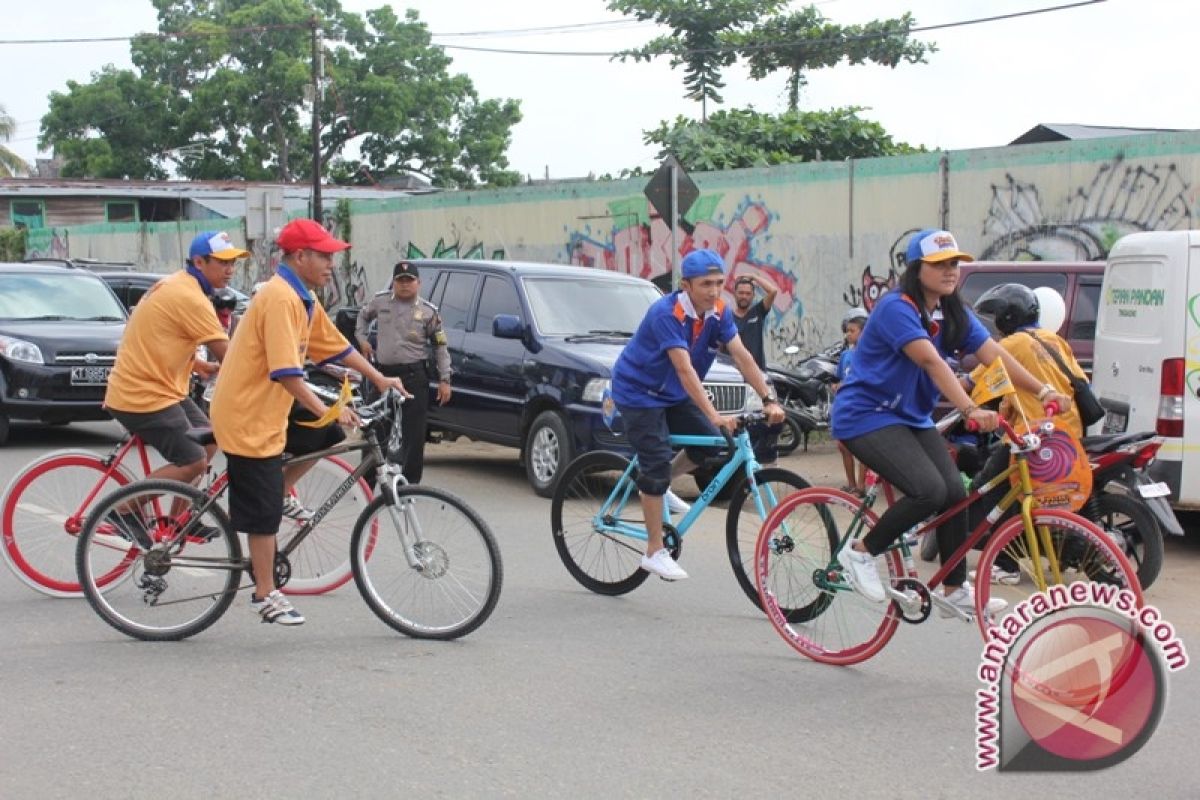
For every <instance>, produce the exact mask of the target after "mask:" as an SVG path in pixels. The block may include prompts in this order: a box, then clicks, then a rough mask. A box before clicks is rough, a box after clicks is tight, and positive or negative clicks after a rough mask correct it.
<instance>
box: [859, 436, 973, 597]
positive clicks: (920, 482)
mask: <svg viewBox="0 0 1200 800" xmlns="http://www.w3.org/2000/svg"><path fill="white" fill-rule="evenodd" d="M842 443H843V444H844V445H846V448H847V449H848V450H849V451H850V452H851V453H853V454H854V457H855V458H857V459H858V460H859V461H861V462H863V463H864V464H866V465H867V466H868V467H870V468H871V469H872V470H874V471H875V472H876V473H878V474H879V476H880V477H882V478H883V479H884V480H885V481H887V482H888V483H890V484H892V486H894V487H896V488H897V489H899V490H900V491H901V492H903V493H904V497H903V498H901V499H900V500H898V501H897V502H896V503H895V504H894V505H892V507H891V508H889V509H888V510H887V511H885V512H883V515H882V516H880V517H879V523H878V524H877V525H876V526H875V527H874V528H872V529H871V531H870V532H869V533H868V534H867V535H866V537H864V539H863V543H864V544H865V545H866V547H867V552H868V553H870V554H871V555H878V554H879V553H882V552H883V551H884V550H886V549H887V548H888V547H889V546H891V545H892V544H893V543H894V542H895V541H896V540H897V539H899V538H900V536H901V534H903V533H904V532H905V531H907V530H908V529H909V528H911V527H912V526H914V525H916V524H917V523H919V522H921V520H923V519H925V518H926V517H928V516H930V515H932V514H937V513H939V512H941V511H944V510H946V509H947V508H949V507H950V506H952V505H954V504H955V503H957V502H959V501H961V500H962V499H963V498H964V497H966V496H967V493H966V490H965V489H964V488H963V485H962V479H961V478H960V477H959V473H958V467H956V466H955V465H954V459H953V458H951V457H950V453H949V452H948V451H947V449H946V440H945V439H943V438H942V435H941V434H940V433H938V432H937V429H936V428H910V427H908V426H906V425H889V426H887V427H886V428H880V429H879V430H876V431H871V432H870V433H867V434H864V435H862V436H858V437H856V438H854V439H846V440H844V441H843V442H842ZM966 538H967V519H966V515H965V514H956V515H954V516H953V517H951V518H950V519H949V520H947V521H946V522H945V523H944V524H942V525H941V526H940V527H939V528H938V530H937V542H938V556H939V558H940V559H941V562H942V563H943V564H945V563H946V561H947V560H948V559H949V558H950V556H952V555H954V551H955V550H957V549H958V548H959V546H960V545H962V543H963V542H964V541H966ZM966 577H967V565H966V561H965V560H962V561H959V562H958V563H957V564H955V565H954V568H953V569H951V570H950V572H949V574H947V575H946V579H945V581H944V583H945V584H946V585H947V586H961V585H962V584H963V582H964V581H965V580H966Z"/></svg>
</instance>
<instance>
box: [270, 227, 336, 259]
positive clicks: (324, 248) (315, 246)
mask: <svg viewBox="0 0 1200 800" xmlns="http://www.w3.org/2000/svg"><path fill="white" fill-rule="evenodd" d="M275 244H277V245H279V249H280V250H282V251H283V252H285V253H294V252H296V251H297V250H316V251H317V252H318V253H340V252H341V251H343V250H348V249H350V244H349V243H348V242H343V241H342V240H341V239H335V238H333V237H332V236H330V235H329V231H327V230H325V227H324V226H323V225H321V223H319V222H315V221H313V220H311V219H294V220H292V221H291V222H289V223H288V224H287V225H284V226H283V229H282V230H281V231H279V235H278V236H277V237H275Z"/></svg>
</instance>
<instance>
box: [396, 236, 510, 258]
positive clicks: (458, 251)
mask: <svg viewBox="0 0 1200 800" xmlns="http://www.w3.org/2000/svg"><path fill="white" fill-rule="evenodd" d="M405 258H472V259H491V260H492V261H502V260H503V259H504V248H503V247H497V248H493V249H492V251H491V255H487V254H486V251H485V247H484V244H483V242H479V241H476V242H475V243H474V244H466V245H464V244H462V243H461V242H458V241H452V242H447V241H446V240H445V239H438V240H437V244H435V245H434V246H433V249H432V250H431V251H430V252H429V254H426V252H425V251H424V250H422V249H421V247H420V246H419V245H417V244H416V243H415V242H409V243H408V251H407V253H406V254H405Z"/></svg>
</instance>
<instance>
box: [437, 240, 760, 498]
mask: <svg viewBox="0 0 1200 800" xmlns="http://www.w3.org/2000/svg"><path fill="white" fill-rule="evenodd" d="M415 263H416V264H417V265H418V267H419V269H420V274H421V294H422V295H423V296H424V297H425V298H426V299H428V300H430V301H431V302H432V303H434V304H435V305H437V306H438V308H439V309H440V311H441V315H442V322H443V325H444V327H445V330H446V335H447V337H448V339H449V345H450V357H451V363H452V365H453V369H454V378H453V381H452V387H453V396H452V398H451V400H450V402H449V403H448V404H447V405H445V406H439V405H437V403H436V402H434V403H431V404H430V409H429V428H430V431H431V434H432V438H434V439H438V438H446V439H453V438H455V437H457V436H467V437H469V438H471V439H477V440H479V441H484V442H492V443H495V444H502V445H508V446H510V447H516V448H519V449H520V452H521V459H522V461H523V463H524V465H525V471H526V474H527V475H528V477H529V482H530V484H532V485H533V488H534V491H536V492H537V493H538V494H540V495H542V496H548V495H549V494H550V493H551V492H552V491H553V488H554V481H555V480H556V479H557V477H558V475H559V473H560V472H561V471H562V470H563V468H565V467H566V465H567V464H568V463H570V461H571V459H572V458H574V457H575V456H576V455H577V454H579V453H581V452H585V451H587V450H593V449H604V450H616V451H620V452H628V448H627V446H626V445H625V442H624V438H625V437H624V436H623V435H622V434H621V433H619V432H617V433H614V432H613V431H610V430H609V429H608V427H607V426H606V425H605V424H604V422H603V419H602V416H601V413H600V402H601V399H602V396H603V394H604V390H605V389H606V388H607V387H608V383H609V375H610V374H611V370H612V366H613V364H614V362H615V361H616V359H617V356H618V355H619V354H620V352H621V349H622V348H623V347H624V346H625V343H626V342H627V341H629V337H630V336H632V335H633V331H635V330H636V329H637V326H638V324H639V323H640V322H641V321H642V317H643V316H645V313H646V309H647V308H649V307H650V305H651V303H653V302H654V301H655V300H657V299H658V298H659V297H660V296H661V294H660V292H659V290H658V289H657V288H656V287H655V286H654V285H653V284H652V283H650V282H649V281H645V280H642V279H641V278H635V277H632V276H630V275H624V274H620V273H616V272H607V271H604V270H596V269H588V268H585V267H572V266H559V265H552V264H523V263H511V262H501V261H443V260H424V261H417V262H415ZM436 374H437V373H436V371H434V370H431V371H430V375H436ZM705 387H706V388H707V389H708V391H709V392H710V394H711V395H712V397H713V400H714V403H715V404H716V406H717V409H718V410H719V411H721V412H723V413H737V412H740V411H742V410H743V407H744V406H745V404H746V400H747V394H748V393H747V390H746V384H745V383H744V382H743V381H742V376H741V375H740V374H739V373H738V371H737V370H736V369H734V367H733V366H732V365H731V364H730V363H729V362H728V361H727V360H724V356H722V357H721V360H719V361H718V363H716V364H714V365H713V368H712V369H711V370H710V371H709V374H708V376H707V377H706V379H705ZM749 394H751V395H753V392H750V393H749ZM757 400H758V397H757V396H754V397H753V400H752V401H751V402H752V403H753V401H757ZM618 429H619V426H618Z"/></svg>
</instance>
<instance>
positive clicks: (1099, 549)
mask: <svg viewBox="0 0 1200 800" xmlns="http://www.w3.org/2000/svg"><path fill="white" fill-rule="evenodd" d="M1033 524H1034V525H1036V526H1038V527H1039V528H1041V527H1045V528H1046V529H1047V532H1048V533H1049V536H1050V538H1051V540H1052V542H1053V543H1054V545H1055V556H1056V560H1057V562H1058V564H1059V566H1060V575H1061V578H1062V581H1061V584H1060V583H1058V582H1057V581H1055V580H1054V576H1053V571H1052V570H1050V569H1049V568H1048V565H1043V569H1042V570H1040V572H1041V574H1042V575H1043V576H1044V577H1045V583H1046V584H1047V586H1046V587H1041V586H1039V585H1038V583H1037V582H1036V581H1035V580H1034V579H1033V559H1032V558H1031V555H1030V552H1029V546H1028V543H1027V541H1026V539H1025V523H1024V521H1023V520H1022V519H1021V517H1015V518H1014V519H1011V520H1009V521H1008V522H1006V523H1004V524H1003V525H1001V526H1000V528H999V529H998V530H997V531H996V532H994V533H993V534H992V536H991V539H990V540H989V541H988V543H987V546H986V547H984V548H983V553H982V554H981V555H980V556H979V564H978V566H977V569H976V572H977V574H978V575H979V576H980V577H979V579H978V581H977V582H976V586H975V618H976V620H977V622H978V625H979V630H980V633H982V634H983V636H984V639H985V641H986V640H987V637H988V631H989V629H990V628H992V627H993V626H994V625H995V621H994V620H993V619H991V618H990V617H989V616H988V615H987V614H984V613H982V610H983V609H985V608H987V605H988V601H989V600H990V599H992V598H1000V599H1002V600H1004V601H1005V602H1007V603H1008V607H1007V609H1005V611H1004V612H1002V613H1008V612H1011V611H1013V610H1014V609H1015V608H1016V607H1017V606H1018V605H1019V604H1020V603H1022V602H1025V601H1027V600H1028V599H1029V597H1030V596H1031V595H1032V594H1034V593H1035V592H1037V591H1038V590H1039V589H1043V590H1044V589H1048V588H1049V587H1050V586H1053V585H1069V584H1072V583H1077V582H1082V581H1087V582H1089V583H1097V584H1104V585H1106V586H1110V587H1114V589H1117V590H1119V589H1126V590H1128V591H1130V592H1132V593H1133V595H1134V597H1135V598H1136V602H1137V605H1138V606H1141V604H1142V603H1143V597H1142V587H1141V583H1140V582H1139V581H1138V578H1137V570H1136V569H1135V568H1134V566H1133V565H1132V564H1130V563H1129V560H1128V559H1127V558H1126V557H1125V554H1124V553H1123V552H1121V550H1120V548H1118V547H1117V546H1116V544H1114V543H1113V540H1112V539H1110V538H1109V537H1108V535H1107V534H1105V533H1104V532H1103V531H1102V530H1101V529H1100V528H1099V527H1098V526H1097V525H1096V524H1095V523H1094V522H1091V521H1089V520H1087V519H1085V518H1084V517H1081V516H1079V515H1078V514H1075V513H1072V512H1070V511H1060V510H1057V509H1047V508H1038V509H1034V510H1033ZM1039 546H1040V537H1039ZM1002 555H1003V556H1005V557H1007V558H1008V559H1011V560H1012V561H1013V562H1015V566H1016V567H1017V568H1018V570H1019V572H1020V580H1019V582H1018V583H1016V584H1012V585H1006V584H1003V583H993V582H992V581H991V580H990V576H991V572H992V567H993V566H994V565H996V561H997V559H998V558H1001V557H1002ZM1041 560H1045V557H1044V556H1043V557H1042V559H1041ZM1001 566H1002V568H1003V567H1005V566H1006V564H1005V562H1004V561H1002V563H1001ZM1007 566H1011V564H1009V565H1007ZM983 576H989V579H985V578H984V577H983ZM1052 582H1053V583H1052ZM1102 591H1103V590H1102Z"/></svg>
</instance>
